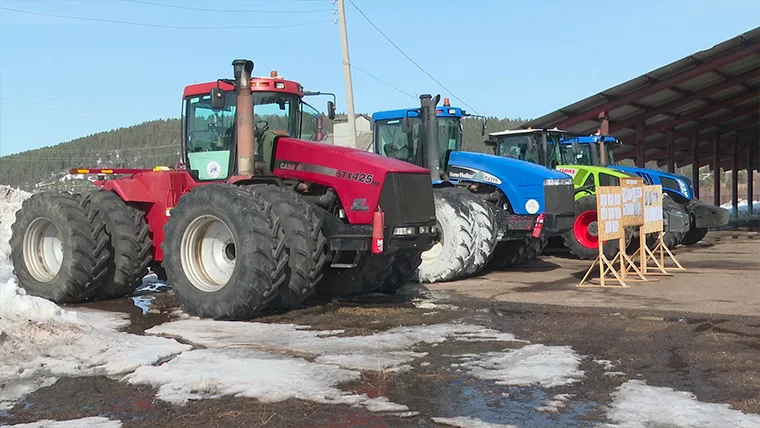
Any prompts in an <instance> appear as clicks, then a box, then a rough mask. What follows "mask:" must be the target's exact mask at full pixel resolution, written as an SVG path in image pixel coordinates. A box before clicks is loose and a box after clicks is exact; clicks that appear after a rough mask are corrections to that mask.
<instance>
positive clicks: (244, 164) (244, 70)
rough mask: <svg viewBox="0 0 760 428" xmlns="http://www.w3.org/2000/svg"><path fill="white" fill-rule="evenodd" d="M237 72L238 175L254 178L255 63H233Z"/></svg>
mask: <svg viewBox="0 0 760 428" xmlns="http://www.w3.org/2000/svg"><path fill="white" fill-rule="evenodd" d="M232 66H233V67H234V71H235V90H236V91H237V107H236V110H235V121H236V122H237V129H236V130H235V135H236V136H237V170H238V172H237V175H242V176H252V175H253V169H254V148H253V139H254V137H253V127H254V123H253V94H251V72H253V61H250V60H247V59H236V60H234V61H232Z"/></svg>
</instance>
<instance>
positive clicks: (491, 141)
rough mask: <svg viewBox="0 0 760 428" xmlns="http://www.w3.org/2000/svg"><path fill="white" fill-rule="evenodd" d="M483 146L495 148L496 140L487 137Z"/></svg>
mask: <svg viewBox="0 0 760 428" xmlns="http://www.w3.org/2000/svg"><path fill="white" fill-rule="evenodd" d="M483 144H485V145H486V146H490V147H496V139H495V138H491V137H488V138H486V139H485V140H483Z"/></svg>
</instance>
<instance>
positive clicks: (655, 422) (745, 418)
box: [607, 380, 760, 428]
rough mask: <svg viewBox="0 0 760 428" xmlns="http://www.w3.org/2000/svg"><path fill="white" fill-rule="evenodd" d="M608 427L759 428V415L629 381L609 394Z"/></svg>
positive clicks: (683, 393)
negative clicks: (610, 401) (610, 396)
mask: <svg viewBox="0 0 760 428" xmlns="http://www.w3.org/2000/svg"><path fill="white" fill-rule="evenodd" d="M612 397H613V402H612V405H611V409H610V411H609V412H608V413H607V418H608V419H609V420H611V421H613V422H614V423H612V424H608V425H607V426H608V427H625V428H645V427H651V426H667V427H673V428H676V427H684V428H686V427H704V428H707V427H732V428H760V415H755V414H745V413H742V412H740V411H738V410H733V409H731V406H729V405H728V404H715V403H702V402H699V401H697V399H696V397H695V396H694V394H692V393H690V392H684V391H675V390H673V389H671V388H663V387H656V386H649V385H647V384H646V383H645V382H643V381H640V380H629V381H628V382H625V383H624V384H622V385H621V386H619V387H618V388H617V391H615V392H614V393H612Z"/></svg>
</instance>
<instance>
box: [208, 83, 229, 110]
mask: <svg viewBox="0 0 760 428" xmlns="http://www.w3.org/2000/svg"><path fill="white" fill-rule="evenodd" d="M209 95H211V108H212V109H214V110H222V109H223V108H224V105H225V104H224V91H223V90H221V89H220V88H211V92H210V93H209Z"/></svg>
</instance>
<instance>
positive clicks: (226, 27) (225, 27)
mask: <svg viewBox="0 0 760 428" xmlns="http://www.w3.org/2000/svg"><path fill="white" fill-rule="evenodd" d="M0 10H5V11H9V12H16V13H22V14H27V15H36V16H45V17H49V18H61V19H73V20H79V21H91V22H106V23H110V24H123V25H135V26H139V27H151V28H168V29H172V30H240V29H255V28H291V27H303V26H307V25H314V24H321V23H326V22H333V20H332V19H323V20H319V21H310V22H301V23H294V24H278V25H239V26H235V25H223V26H211V27H203V26H182V25H164V24H149V23H145V22H135V21H122V20H118V19H106V18H91V17H85V16H74V15H59V14H55V13H44V12H35V11H31V10H22V9H14V8H10V7H5V6H0Z"/></svg>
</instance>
